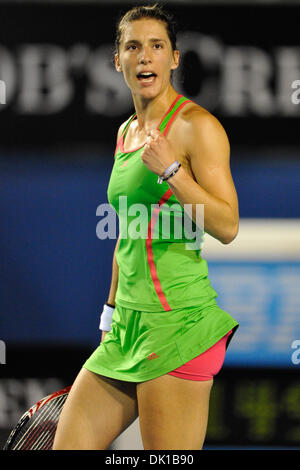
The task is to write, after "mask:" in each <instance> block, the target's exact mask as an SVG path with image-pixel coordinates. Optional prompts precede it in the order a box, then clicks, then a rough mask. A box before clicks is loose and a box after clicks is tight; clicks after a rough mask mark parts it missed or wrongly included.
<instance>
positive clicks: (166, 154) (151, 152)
mask: <svg viewBox="0 0 300 470" xmlns="http://www.w3.org/2000/svg"><path fill="white" fill-rule="evenodd" d="M147 134H148V135H147V140H146V145H145V148H144V151H143V153H142V155H141V158H142V161H143V163H144V164H145V165H146V167H147V168H149V170H150V171H152V172H153V173H155V174H156V175H159V176H162V175H163V173H164V172H165V170H166V169H167V168H168V167H169V166H170V165H171V164H172V163H173V162H174V161H175V160H176V159H175V155H174V150H173V148H172V145H171V143H170V142H169V141H168V139H167V138H166V137H165V136H163V135H162V134H161V132H160V131H159V130H158V129H154V130H152V131H149V132H148V133H147Z"/></svg>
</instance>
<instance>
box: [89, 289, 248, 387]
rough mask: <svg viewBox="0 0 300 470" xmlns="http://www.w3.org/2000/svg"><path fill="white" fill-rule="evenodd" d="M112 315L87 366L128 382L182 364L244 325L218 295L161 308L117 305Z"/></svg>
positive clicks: (172, 368) (142, 380)
mask: <svg viewBox="0 0 300 470" xmlns="http://www.w3.org/2000/svg"><path fill="white" fill-rule="evenodd" d="M112 320H113V321H112V325H111V331H109V332H108V333H107V334H106V335H105V338H104V341H102V342H101V343H100V345H99V347H97V349H96V350H95V351H94V352H93V353H92V355H91V356H90V357H89V358H88V359H87V361H86V362H85V363H84V365H83V367H85V368H86V369H88V370H90V371H92V372H96V373H97V374H100V375H104V376H106V377H111V378H115V379H119V380H124V381H127V382H144V381H146V380H150V379H154V378H155V377H159V376H160V375H163V374H166V373H168V372H170V371H172V370H174V369H177V367H179V366H181V365H183V364H185V363H186V362H188V361H190V360H191V359H193V358H194V357H196V356H199V354H201V353H203V352H204V351H206V350H207V349H209V348H210V347H211V346H213V345H214V344H215V343H216V342H217V341H219V340H220V339H221V338H222V337H223V336H224V335H225V334H226V333H228V332H229V331H230V330H233V331H232V334H231V335H230V337H229V341H230V340H231V339H232V337H233V334H234V333H235V331H236V329H237V328H238V326H239V324H238V322H237V321H236V320H234V318H232V316H231V315H230V314H229V313H228V312H226V311H225V310H222V309H221V308H220V307H219V306H218V304H217V301H216V299H215V298H214V299H210V300H207V301H205V302H203V303H201V305H198V306H196V307H187V308H184V309H183V308H180V309H175V310H171V311H168V312H166V311H163V312H158V313H153V312H151V313H149V312H142V311H140V310H132V309H129V308H127V307H126V308H125V307H121V306H120V305H116V308H115V310H114V313H113V318H112ZM229 341H228V342H227V346H228V344H229Z"/></svg>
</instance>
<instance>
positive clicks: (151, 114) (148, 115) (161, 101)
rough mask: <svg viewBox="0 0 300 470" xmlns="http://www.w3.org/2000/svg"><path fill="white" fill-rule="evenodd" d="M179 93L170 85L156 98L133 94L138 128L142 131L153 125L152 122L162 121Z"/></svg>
mask: <svg viewBox="0 0 300 470" xmlns="http://www.w3.org/2000/svg"><path fill="white" fill-rule="evenodd" d="M177 95H178V93H177V91H175V90H174V88H173V87H172V86H171V85H170V87H169V88H168V89H167V90H166V91H164V92H163V93H161V94H159V95H157V96H156V97H155V98H151V99H145V98H143V97H141V96H140V95H136V96H133V102H134V107H135V112H136V115H137V130H138V131H142V130H143V129H146V128H148V127H149V126H150V127H151V125H152V123H156V122H157V121H160V120H161V118H162V117H163V115H164V114H165V113H166V112H167V110H168V109H169V107H170V106H171V104H172V103H173V101H174V100H175V98H176V96H177Z"/></svg>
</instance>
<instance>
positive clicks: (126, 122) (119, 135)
mask: <svg viewBox="0 0 300 470" xmlns="http://www.w3.org/2000/svg"><path fill="white" fill-rule="evenodd" d="M131 118H132V115H131V116H129V118H128V119H126V121H124V122H122V124H121V125H120V127H119V129H118V133H117V142H118V141H119V139H120V137H121V135H122V133H123V131H124V129H125V127H126V124H128V122H129V120H130V119H131Z"/></svg>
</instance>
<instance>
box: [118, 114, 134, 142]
mask: <svg viewBox="0 0 300 470" xmlns="http://www.w3.org/2000/svg"><path fill="white" fill-rule="evenodd" d="M135 117H136V113H134V114H132V116H130V118H129V119H128V121H127V123H126V125H125V126H124V129H123V131H122V134H121V137H124V140H125V135H126V134H127V131H128V129H129V126H130V123H131V121H133V120H134V118H135Z"/></svg>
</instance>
